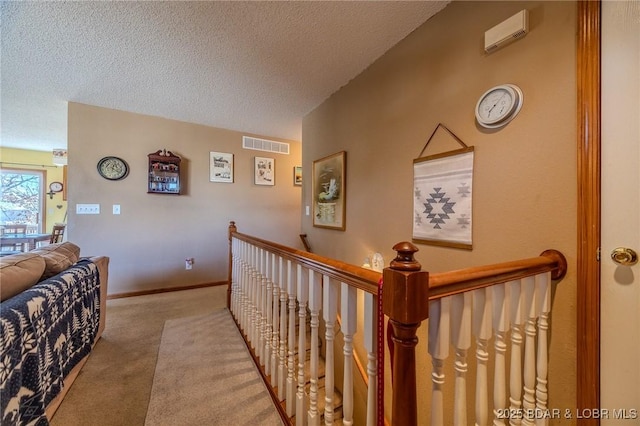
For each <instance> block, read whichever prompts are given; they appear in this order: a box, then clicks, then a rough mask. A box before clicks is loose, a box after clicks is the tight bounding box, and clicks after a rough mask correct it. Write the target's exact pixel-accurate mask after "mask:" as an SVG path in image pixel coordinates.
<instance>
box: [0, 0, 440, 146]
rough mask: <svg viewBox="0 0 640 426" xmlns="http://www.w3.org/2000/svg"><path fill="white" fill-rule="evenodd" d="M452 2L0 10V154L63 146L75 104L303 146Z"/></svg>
mask: <svg viewBox="0 0 640 426" xmlns="http://www.w3.org/2000/svg"><path fill="white" fill-rule="evenodd" d="M447 3H448V2H447V1H444V2H432V1H420V2H416V1H412V2H411V1H410V2H401V1H388V2H387V1H375V2H368V1H356V2H342V1H328V2H324V1H296V2H294V1H288V2H240V1H222V2H211V1H210V2H207V1H205V2H180V1H178V2H154V1H150V2H147V1H138V2H119V1H113V2H112V1H108V2H93V1H84V2H66V1H63V2H7V1H2V3H1V5H0V7H1V13H2V16H1V21H0V25H1V28H0V29H1V32H2V51H1V55H2V56H1V61H2V68H1V71H2V74H1V82H2V87H1V90H2V92H1V96H2V99H1V100H2V105H1V113H2V115H1V122H2V133H1V136H2V145H3V146H7V147H21V148H25V149H35V150H50V149H52V148H64V147H66V135H67V102H68V101H73V102H80V103H85V104H90V105H98V106H103V107H108V108H114V109H120V110H125V111H133V112H138V113H143V114H149V115H155V116H160V117H166V118H172V119H177V120H183V121H188V122H192V123H200V124H205V125H209V126H214V127H222V128H226V129H233V130H240V131H245V132H249V133H257V134H262V135H266V136H272V137H281V138H287V139H296V140H300V138H301V127H302V117H303V116H304V115H305V114H307V113H309V112H310V111H311V110H313V108H315V107H316V106H318V105H319V104H320V103H322V101H324V100H325V99H326V98H327V97H329V96H330V95H331V94H332V93H334V92H335V91H336V90H338V89H339V88H340V87H342V86H344V85H345V84H347V83H348V82H349V80H351V79H352V78H354V77H355V76H357V75H358V74H359V73H360V72H361V71H363V70H364V69H365V68H366V67H367V66H369V65H370V64H371V63H372V62H373V61H374V60H375V59H376V58H378V57H380V56H381V55H382V54H383V53H384V52H386V51H387V50H388V49H389V48H391V47H392V46H393V45H395V44H396V43H397V42H399V41H400V40H401V39H403V38H404V37H406V36H407V35H408V34H409V33H410V32H411V31H413V30H414V29H415V28H417V27H418V26H419V25H420V24H422V23H423V22H424V21H426V20H427V19H428V18H429V17H431V16H432V15H433V14H435V13H437V12H438V11H439V10H441V9H442V8H443V7H445V6H446V4H447Z"/></svg>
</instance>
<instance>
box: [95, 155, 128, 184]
mask: <svg viewBox="0 0 640 426" xmlns="http://www.w3.org/2000/svg"><path fill="white" fill-rule="evenodd" d="M98 173H100V176H102V177H103V178H105V179H108V180H121V179H124V178H126V177H127V175H128V174H129V165H128V164H127V162H126V161H124V160H123V159H122V158H119V157H111V156H110V157H104V158H102V159H101V160H100V161H98Z"/></svg>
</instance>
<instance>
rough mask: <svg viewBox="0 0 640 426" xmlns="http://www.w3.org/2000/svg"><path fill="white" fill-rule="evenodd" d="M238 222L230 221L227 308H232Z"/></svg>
mask: <svg viewBox="0 0 640 426" xmlns="http://www.w3.org/2000/svg"><path fill="white" fill-rule="evenodd" d="M237 231H238V228H236V223H235V222H234V221H231V222H229V276H228V278H227V279H228V282H227V308H229V309H231V283H232V280H233V238H232V235H233V233H234V232H237Z"/></svg>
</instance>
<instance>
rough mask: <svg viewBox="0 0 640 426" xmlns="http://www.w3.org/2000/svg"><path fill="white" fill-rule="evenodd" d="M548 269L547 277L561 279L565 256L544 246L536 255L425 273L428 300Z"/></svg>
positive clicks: (564, 266)
mask: <svg viewBox="0 0 640 426" xmlns="http://www.w3.org/2000/svg"><path fill="white" fill-rule="evenodd" d="M547 271H551V278H552V279H554V280H560V279H562V278H563V277H564V276H565V274H566V273H567V260H566V259H565V257H564V256H563V254H562V253H560V252H559V251H557V250H546V251H544V252H542V254H540V256H538V257H532V258H529V259H522V260H515V261H511V262H503V263H496V264H493V265H485V266H478V267H473V268H465V269H460V270H457V271H448V272H441V273H433V274H430V275H429V300H436V299H440V298H442V297H446V296H451V295H453V294H457V293H464V292H467V291H471V290H476V289H478V288H483V287H489V286H492V285H494V284H499V283H504V282H507V281H512V280H518V279H521V278H524V277H530V276H532V275H537V274H540V273H543V272H547Z"/></svg>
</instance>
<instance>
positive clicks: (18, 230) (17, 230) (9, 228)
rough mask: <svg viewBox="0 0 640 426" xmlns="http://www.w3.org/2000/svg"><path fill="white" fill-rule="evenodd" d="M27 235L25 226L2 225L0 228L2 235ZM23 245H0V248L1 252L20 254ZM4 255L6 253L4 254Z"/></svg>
mask: <svg viewBox="0 0 640 426" xmlns="http://www.w3.org/2000/svg"><path fill="white" fill-rule="evenodd" d="M26 233H27V225H22V224H20V225H3V226H2V235H15V234H26ZM23 249H24V244H2V247H0V250H1V251H4V252H6V251H10V252H12V253H14V252H20V251H23ZM4 254H6V253H4Z"/></svg>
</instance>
